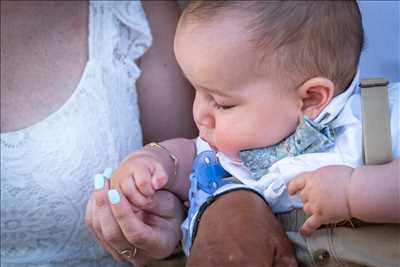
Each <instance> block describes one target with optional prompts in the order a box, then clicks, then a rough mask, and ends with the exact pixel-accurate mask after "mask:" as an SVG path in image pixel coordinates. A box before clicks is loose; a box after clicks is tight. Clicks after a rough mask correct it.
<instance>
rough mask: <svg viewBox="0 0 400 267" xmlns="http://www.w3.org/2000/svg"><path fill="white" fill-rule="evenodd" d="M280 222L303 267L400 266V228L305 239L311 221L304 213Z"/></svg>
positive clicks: (342, 230) (360, 228) (361, 228)
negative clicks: (303, 230)
mask: <svg viewBox="0 0 400 267" xmlns="http://www.w3.org/2000/svg"><path fill="white" fill-rule="evenodd" d="M277 218H278V220H279V221H280V222H281V224H282V226H283V228H284V229H285V231H286V233H287V235H288V237H289V239H290V240H291V241H292V243H293V247H294V250H295V253H296V258H297V260H298V263H299V265H300V266H327V267H336V266H349V267H353V266H354V267H355V266H376V267H378V266H379V267H386V266H387V267H399V266H400V225H399V224H368V225H366V224H364V225H356V227H354V228H352V227H345V226H336V227H325V228H321V229H319V230H317V231H315V232H314V233H313V234H312V235H311V236H309V237H304V236H302V235H300V234H299V233H298V230H299V228H300V227H301V226H302V225H303V223H304V221H305V220H306V218H307V216H306V215H305V214H304V212H303V210H302V209H297V210H293V211H290V212H287V213H281V214H277Z"/></svg>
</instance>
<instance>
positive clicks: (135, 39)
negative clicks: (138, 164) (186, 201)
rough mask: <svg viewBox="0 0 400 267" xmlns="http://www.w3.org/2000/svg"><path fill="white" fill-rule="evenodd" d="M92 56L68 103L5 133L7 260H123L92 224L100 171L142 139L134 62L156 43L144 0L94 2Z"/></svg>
mask: <svg viewBox="0 0 400 267" xmlns="http://www.w3.org/2000/svg"><path fill="white" fill-rule="evenodd" d="M89 21H90V22H89V61H88V62H87V65H86V67H85V70H84V72H83V74H82V77H81V81H80V83H79V85H78V87H77V88H76V89H75V91H74V93H73V94H72V96H71V97H70V98H69V99H68V100H67V102H66V103H65V104H64V105H63V106H62V107H61V108H60V109H59V110H58V111H56V112H55V113H53V114H51V115H49V116H48V117H47V118H46V119H45V120H43V121H40V122H38V123H36V124H34V125H33V126H30V127H27V128H25V129H22V130H19V131H15V132H9V133H3V134H1V136H0V140H1V144H0V146H1V266H24V267H25V266H35V267H38V266H82V267H83V266H116V265H117V264H116V262H115V261H114V260H113V259H112V258H111V257H109V256H108V255H107V253H106V252H104V251H103V250H102V249H101V248H100V246H99V245H98V244H97V242H96V241H95V240H94V237H93V236H92V235H91V234H90V233H89V232H88V230H87V229H86V226H85V223H84V214H85V209H86V204H87V201H88V198H89V195H90V193H91V192H92V190H93V180H92V176H93V174H95V173H99V172H102V171H103V170H104V168H105V167H116V166H117V164H118V163H119V162H120V161H121V160H122V159H123V158H124V157H125V156H126V155H127V154H128V153H130V152H132V151H133V150H135V149H137V148H139V147H140V146H141V145H142V135H141V128H140V124H139V111H138V105H137V95H136V88H135V83H134V82H135V80H136V79H137V78H138V77H139V75H140V70H139V68H138V67H137V66H136V65H135V63H134V60H135V59H137V58H139V57H140V56H141V55H143V53H144V51H145V50H146V49H147V48H148V47H149V46H150V44H151V34H150V29H149V27H148V25H147V21H146V18H145V15H144V12H143V10H142V7H141V5H140V2H138V1H130V2H127V1H123V2H121V1H115V2H103V1H93V2H91V3H90V18H89Z"/></svg>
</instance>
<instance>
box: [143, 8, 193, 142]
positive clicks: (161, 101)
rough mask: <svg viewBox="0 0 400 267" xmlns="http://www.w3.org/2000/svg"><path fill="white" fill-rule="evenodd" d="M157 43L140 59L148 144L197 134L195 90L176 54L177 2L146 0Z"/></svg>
mask: <svg viewBox="0 0 400 267" xmlns="http://www.w3.org/2000/svg"><path fill="white" fill-rule="evenodd" d="M142 5H143V9H144V10H145V13H146V16H147V19H148V22H149V24H150V28H151V31H152V35H153V45H152V47H151V48H150V49H149V50H148V51H147V52H146V53H145V54H144V56H143V57H142V58H141V60H140V68H141V69H142V75H141V77H140V78H139V80H138V84H137V85H138V94H139V107H140V117H141V125H142V129H143V141H144V143H145V144H146V143H149V142H152V141H153V142H158V141H161V140H165V139H170V138H174V137H186V138H192V137H194V136H196V135H197V130H196V127H195V125H194V123H193V117H192V103H193V98H194V90H192V88H191V86H190V84H189V82H188V81H187V80H186V79H185V78H184V77H183V75H182V72H181V71H180V69H179V67H178V64H177V62H176V60H175V56H174V53H173V42H174V34H175V29H176V25H177V23H178V19H179V16H180V13H181V10H180V8H179V6H178V4H177V2H175V1H143V2H142Z"/></svg>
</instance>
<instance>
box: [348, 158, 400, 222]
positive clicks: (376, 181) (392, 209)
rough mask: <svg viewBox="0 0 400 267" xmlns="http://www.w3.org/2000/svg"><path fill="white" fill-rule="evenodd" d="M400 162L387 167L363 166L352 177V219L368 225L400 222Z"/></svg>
mask: <svg viewBox="0 0 400 267" xmlns="http://www.w3.org/2000/svg"><path fill="white" fill-rule="evenodd" d="M399 171H400V159H396V160H394V161H392V162H390V163H388V164H385V165H376V166H372V165H371V166H362V167H359V168H356V169H355V170H354V172H353V175H352V176H351V180H350V187H349V191H348V201H349V208H350V211H351V216H352V217H354V218H358V219H360V220H363V221H367V222H377V223H379V222H382V223H383V222H385V223H400V196H399V194H400V190H399V187H400V174H399Z"/></svg>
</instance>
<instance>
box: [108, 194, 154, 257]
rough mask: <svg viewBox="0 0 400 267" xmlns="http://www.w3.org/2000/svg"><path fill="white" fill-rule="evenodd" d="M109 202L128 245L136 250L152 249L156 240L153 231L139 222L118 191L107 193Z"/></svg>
mask: <svg viewBox="0 0 400 267" xmlns="http://www.w3.org/2000/svg"><path fill="white" fill-rule="evenodd" d="M108 197H109V200H110V202H111V210H112V213H113V215H114V217H115V219H116V220H117V222H118V224H119V226H120V228H121V230H122V233H123V235H124V236H125V237H126V239H127V240H128V242H129V243H131V244H135V245H136V246H137V247H138V248H141V249H145V250H146V249H147V250H148V249H149V248H153V247H154V246H155V245H156V244H157V242H158V238H157V236H155V233H154V231H153V230H152V229H151V228H150V227H149V226H148V225H146V224H144V223H143V222H142V220H140V218H139V217H138V216H137V215H136V214H135V213H134V212H133V211H132V209H131V207H130V204H129V202H128V200H127V199H126V198H125V196H124V195H123V194H121V193H120V192H119V191H118V190H116V189H112V190H110V191H109V192H108Z"/></svg>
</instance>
